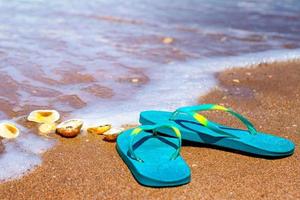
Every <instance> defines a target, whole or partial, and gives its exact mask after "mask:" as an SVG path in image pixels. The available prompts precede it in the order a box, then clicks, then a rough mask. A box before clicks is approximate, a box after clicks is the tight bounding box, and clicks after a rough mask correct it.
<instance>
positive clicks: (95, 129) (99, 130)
mask: <svg viewBox="0 0 300 200" xmlns="http://www.w3.org/2000/svg"><path fill="white" fill-rule="evenodd" d="M109 129H111V125H110V124H106V125H102V126H96V127H90V128H88V129H87V132H88V133H92V134H97V135H102V134H103V133H105V132H106V131H108V130H109Z"/></svg>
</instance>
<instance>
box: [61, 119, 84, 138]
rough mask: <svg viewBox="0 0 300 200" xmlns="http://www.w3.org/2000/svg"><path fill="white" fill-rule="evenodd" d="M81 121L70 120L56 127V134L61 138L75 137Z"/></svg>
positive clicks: (80, 126) (78, 131)
mask: <svg viewBox="0 0 300 200" xmlns="http://www.w3.org/2000/svg"><path fill="white" fill-rule="evenodd" d="M82 125H83V121H82V120H80V119H70V120H67V121H64V122H62V123H60V124H59V125H57V127H56V132H57V133H58V134H59V135H61V136H63V137H76V136H77V135H78V134H79V133H80V131H81V128H82Z"/></svg>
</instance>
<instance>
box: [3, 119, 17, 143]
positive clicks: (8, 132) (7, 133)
mask: <svg viewBox="0 0 300 200" xmlns="http://www.w3.org/2000/svg"><path fill="white" fill-rule="evenodd" d="M19 134H20V131H19V129H18V128H17V127H16V126H15V125H14V124H12V123H8V122H3V123H1V124H0V137H2V138H6V139H12V138H16V137H18V136H19Z"/></svg>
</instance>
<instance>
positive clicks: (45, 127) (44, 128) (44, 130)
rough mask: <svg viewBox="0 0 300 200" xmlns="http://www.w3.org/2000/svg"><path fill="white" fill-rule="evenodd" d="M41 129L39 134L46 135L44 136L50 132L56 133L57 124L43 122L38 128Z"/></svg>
mask: <svg viewBox="0 0 300 200" xmlns="http://www.w3.org/2000/svg"><path fill="white" fill-rule="evenodd" d="M38 130H39V134H40V135H44V136H48V135H49V134H53V133H55V130H56V125H55V124H54V123H53V124H47V123H45V124H41V125H40V126H39V128H38Z"/></svg>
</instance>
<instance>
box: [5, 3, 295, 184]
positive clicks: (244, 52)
mask: <svg viewBox="0 0 300 200" xmlns="http://www.w3.org/2000/svg"><path fill="white" fill-rule="evenodd" d="M299 32H300V2H299V1H297V0H289V1H285V2H284V3H281V2H280V1H276V0H267V1H263V2H261V1H258V0H255V1H237V0H235V1H233V0H230V1H221V0H214V1H201V0H200V1H193V0H187V1H150V0H143V1H137V0H136V1H135V0H129V1H108V0H98V1H97V0H92V1H70V0H65V1H59V0H52V1H42V0H34V1H33V0H27V1H17V0H15V1H13V0H12V1H5V0H0V61H1V62H0V78H1V80H2V81H1V83H0V86H1V89H0V105H1V106H0V110H1V111H0V119H5V118H6V117H12V116H15V115H25V114H28V112H30V111H31V110H32V109H35V108H52V109H57V110H59V111H61V112H67V113H70V115H71V116H70V117H79V118H84V119H85V120H86V122H87V123H86V124H91V123H97V122H98V123H107V122H109V123H113V124H115V125H121V124H125V123H137V120H138V113H139V111H141V110H145V109H174V108H176V107H178V106H181V105H186V104H192V103H194V102H195V100H196V97H197V96H199V95H201V94H204V93H205V92H207V91H208V90H209V89H210V88H211V87H212V86H214V85H215V80H214V78H213V73H214V72H216V71H219V70H221V69H224V68H226V67H233V66H245V65H249V64H253V63H259V62H267V61H274V60H286V59H292V58H299V57H300V50H299V48H300V36H299ZM165 37H171V38H173V39H174V41H173V42H171V43H170V44H165V43H164V42H163V39H164V38H165ZM23 134H24V135H32V133H30V131H24V133H23ZM24 141H26V142H28V143H30V142H31V144H32V146H39V145H40V144H41V145H42V146H43V145H44V146H45V149H47V148H48V145H49V144H50V143H51V142H50V141H48V142H47V141H46V143H40V142H39V141H37V140H35V139H33V138H31V137H26V138H24ZM17 143H18V140H17V141H16V142H10V143H9V144H5V147H6V151H5V152H6V153H3V154H1V157H0V166H2V165H3V163H5V162H6V161H7V160H12V161H16V160H18V161H20V160H22V161H20V162H22V163H23V162H24V163H26V165H22V164H19V165H22V167H23V166H28V167H25V168H26V170H27V169H31V167H32V166H34V165H36V164H40V162H41V160H40V157H39V156H38V155H39V152H37V153H36V152H35V153H34V156H37V157H35V158H33V157H32V158H31V157H26V156H25V155H23V154H19V153H17V152H14V149H15V148H14V147H13V146H14V145H15V144H17ZM50 146H51V145H50ZM41 148H42V147H41ZM27 164H28V165H27ZM19 165H18V166H19ZM23 168H24V167H23ZM23 168H22V169H21V168H20V170H19V171H18V169H17V168H16V169H14V170H13V173H11V174H10V175H9V176H6V178H11V177H17V176H18V175H20V174H21V173H23V172H24V169H23ZM5 170H7V171H3V172H2V174H4V175H5V174H9V171H12V170H11V168H10V167H6V168H5ZM2 174H1V177H0V179H1V180H2V179H6V178H2V177H3V176H2Z"/></svg>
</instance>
